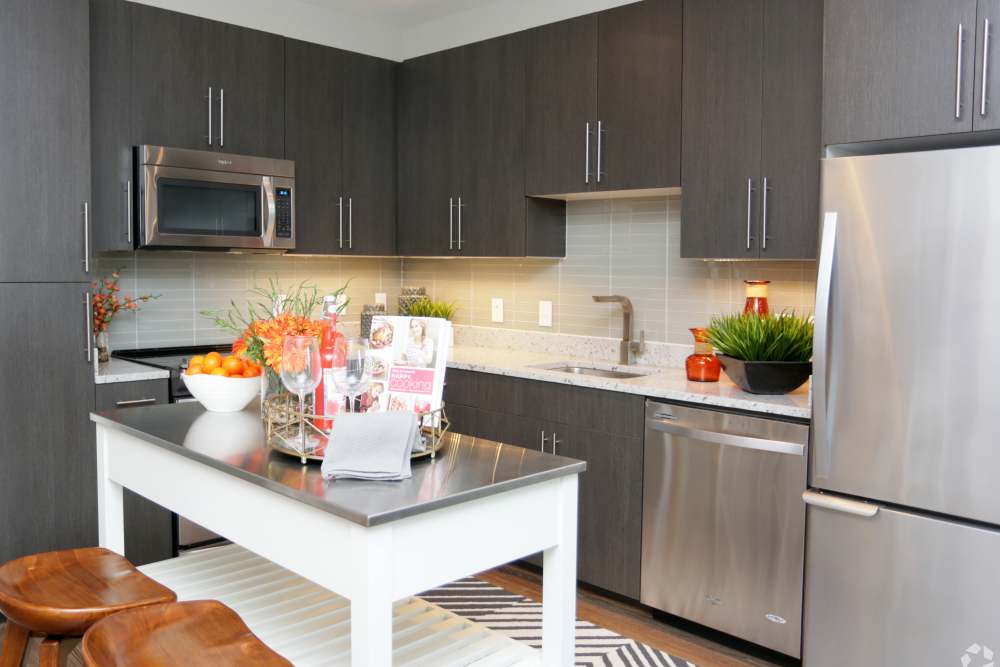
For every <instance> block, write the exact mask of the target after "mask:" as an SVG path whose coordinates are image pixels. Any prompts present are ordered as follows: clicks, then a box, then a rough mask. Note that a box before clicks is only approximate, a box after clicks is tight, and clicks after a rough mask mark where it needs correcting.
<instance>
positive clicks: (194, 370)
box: [187, 364, 205, 375]
mask: <svg viewBox="0 0 1000 667" xmlns="http://www.w3.org/2000/svg"><path fill="white" fill-rule="evenodd" d="M204 372H205V371H203V370H202V368H201V364H197V365H191V366H188V369H187V374H188V375H201V374H202V373H204Z"/></svg>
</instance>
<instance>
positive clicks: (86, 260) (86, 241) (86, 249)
mask: <svg viewBox="0 0 1000 667" xmlns="http://www.w3.org/2000/svg"><path fill="white" fill-rule="evenodd" d="M83 272H84V273H90V202H86V201H85V202H83Z"/></svg>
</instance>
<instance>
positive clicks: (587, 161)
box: [583, 121, 590, 185]
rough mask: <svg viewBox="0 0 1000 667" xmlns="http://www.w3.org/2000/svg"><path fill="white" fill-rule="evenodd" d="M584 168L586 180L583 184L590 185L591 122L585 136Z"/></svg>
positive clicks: (588, 122)
mask: <svg viewBox="0 0 1000 667" xmlns="http://www.w3.org/2000/svg"><path fill="white" fill-rule="evenodd" d="M583 154H584V157H583V168H584V179H583V182H584V183H586V184H587V185H590V121H587V127H586V133H585V134H584V144H583Z"/></svg>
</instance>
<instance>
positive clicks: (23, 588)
mask: <svg viewBox="0 0 1000 667" xmlns="http://www.w3.org/2000/svg"><path fill="white" fill-rule="evenodd" d="M176 599H177V596H176V595H175V594H174V592H173V591H172V590H170V589H169V588H167V587H166V586H163V585H161V584H159V583H157V582H156V581H153V580H152V579H150V578H149V577H147V576H146V575H144V574H143V573H142V572H139V570H137V569H136V568H135V566H134V565H132V563H130V562H128V561H127V560H125V558H123V557H122V556H119V555H118V554H116V553H114V552H113V551H108V550H107V549H101V548H88V549H68V550H66V551H51V552H48V553H42V554H35V555H33V556H25V557H24V558H18V559H17V560H12V561H10V562H9V563H6V564H4V565H3V566H0V611H2V612H3V613H4V615H5V616H7V618H8V619H10V620H11V621H13V622H14V623H16V624H17V625H20V626H22V627H23V628H26V629H27V630H29V631H31V632H36V633H42V634H47V635H70V636H79V635H82V634H83V633H84V632H86V630H87V628H89V627H90V626H91V625H93V624H94V623H96V622H97V621H99V620H101V619H102V618H104V617H105V616H108V615H110V614H114V613H116V612H119V611H122V610H125V609H131V608H133V607H140V606H143V605H149V604H159V603H162V602H172V601H174V600H176Z"/></svg>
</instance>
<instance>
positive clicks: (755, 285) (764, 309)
mask: <svg viewBox="0 0 1000 667" xmlns="http://www.w3.org/2000/svg"><path fill="white" fill-rule="evenodd" d="M743 282H744V283H745V284H746V286H747V287H746V293H747V300H746V303H744V304H743V314H744V315H749V314H751V313H752V314H754V315H760V316H765V315H767V314H768V313H769V312H770V311H769V310H768V306H767V286H768V285H770V284H771V281H770V280H744V281H743Z"/></svg>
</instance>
